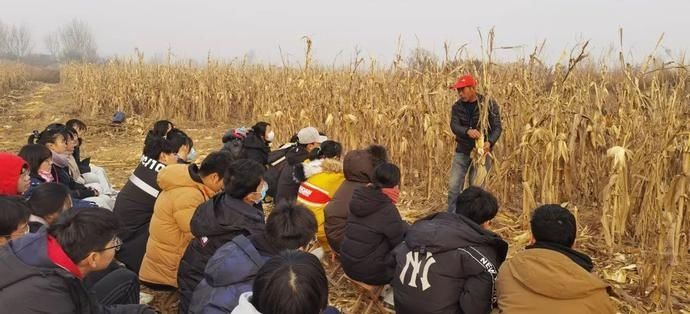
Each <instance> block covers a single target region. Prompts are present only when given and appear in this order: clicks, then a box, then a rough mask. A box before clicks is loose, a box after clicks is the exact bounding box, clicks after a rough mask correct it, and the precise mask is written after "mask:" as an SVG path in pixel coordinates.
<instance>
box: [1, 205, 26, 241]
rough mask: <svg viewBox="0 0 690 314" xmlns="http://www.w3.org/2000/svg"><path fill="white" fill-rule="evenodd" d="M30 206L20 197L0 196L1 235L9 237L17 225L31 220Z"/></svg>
mask: <svg viewBox="0 0 690 314" xmlns="http://www.w3.org/2000/svg"><path fill="white" fill-rule="evenodd" d="M29 215H31V213H30V211H29V206H28V205H27V204H26V202H24V200H22V199H21V198H19V197H16V196H0V237H5V238H7V239H9V237H10V235H12V232H14V231H15V230H17V226H19V225H20V224H22V223H25V222H27V221H29Z"/></svg>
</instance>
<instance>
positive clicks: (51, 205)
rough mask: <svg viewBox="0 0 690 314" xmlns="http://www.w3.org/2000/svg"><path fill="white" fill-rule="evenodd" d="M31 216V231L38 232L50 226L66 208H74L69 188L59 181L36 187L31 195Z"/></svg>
mask: <svg viewBox="0 0 690 314" xmlns="http://www.w3.org/2000/svg"><path fill="white" fill-rule="evenodd" d="M28 202H29V207H30V208H31V217H29V232H31V233H36V232H38V230H39V229H41V227H43V226H50V224H51V223H53V221H55V219H56V218H57V217H58V216H59V215H60V214H61V213H62V212H63V211H65V210H67V209H70V208H72V197H70V195H69V189H67V187H66V186H64V185H62V184H59V183H54V182H51V183H46V184H41V185H39V186H38V187H36V188H35V189H34V191H33V193H31V197H29V201H28Z"/></svg>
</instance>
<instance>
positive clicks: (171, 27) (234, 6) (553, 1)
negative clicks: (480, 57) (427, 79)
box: [0, 0, 690, 64]
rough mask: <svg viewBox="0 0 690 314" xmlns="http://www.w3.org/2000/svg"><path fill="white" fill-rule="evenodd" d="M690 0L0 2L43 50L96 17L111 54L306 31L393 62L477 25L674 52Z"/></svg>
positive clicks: (470, 32)
mask: <svg viewBox="0 0 690 314" xmlns="http://www.w3.org/2000/svg"><path fill="white" fill-rule="evenodd" d="M688 16H690V0H669V1H663V0H627V1H624V0H579V1H574V0H570V1H564V0H502V1H498V0H495V1H479V0H477V1H460V0H454V1H432V0H428V1H421V0H417V1H409V0H370V1H363V0H349V1H337V2H336V1H325V0H321V1H308V0H291V1H285V0H283V1H267V0H264V1H232V0H224V1H220V0H217V1H214V0H196V1H191V0H188V1H182V0H117V1H107V0H102V1H98V0H65V1H57V0H0V20H1V21H3V22H4V23H10V24H25V25H27V26H28V27H29V29H30V30H31V31H32V33H33V36H34V40H35V44H34V45H35V47H36V48H35V51H45V47H44V45H43V37H44V36H45V34H46V33H48V32H50V31H52V30H54V29H56V28H57V27H59V26H60V25H62V24H64V23H66V22H69V21H70V20H71V19H73V18H79V19H81V20H84V21H86V22H87V23H89V24H90V26H91V28H92V30H93V31H94V33H95V35H96V39H97V42H98V46H99V53H100V54H101V55H106V56H110V55H132V54H133V52H134V48H135V47H136V48H139V49H140V50H142V51H144V52H145V53H146V55H147V56H152V55H156V54H159V55H160V54H165V53H166V51H167V50H168V48H171V49H172V51H173V53H174V54H175V55H176V56H178V57H181V58H195V59H200V60H203V59H204V58H206V56H207V54H208V53H209V52H210V53H211V54H212V55H213V56H214V57H218V58H225V59H231V58H235V57H238V56H242V55H244V54H246V53H248V52H252V53H253V55H254V56H255V60H256V61H260V62H272V63H279V62H280V60H281V58H280V56H281V54H280V50H279V47H280V49H282V51H283V53H284V54H286V55H289V56H290V58H291V59H292V60H298V59H301V58H302V55H303V51H304V44H303V41H302V40H301V37H302V36H304V35H306V36H310V37H311V38H312V40H313V42H314V56H315V58H316V59H317V60H318V61H320V62H322V63H327V64H330V63H332V62H333V61H334V60H338V61H339V62H349V60H350V59H351V58H352V56H353V54H354V51H355V48H358V49H359V50H360V51H361V55H362V56H365V57H370V56H371V57H375V58H376V59H377V60H379V62H390V60H391V59H392V57H393V56H394V55H395V52H396V47H397V46H398V38H400V39H401V40H402V44H403V47H404V51H409V50H410V49H412V48H415V47H417V46H420V47H422V48H425V49H428V50H430V51H433V52H435V53H437V54H441V53H442V52H443V43H444V42H448V43H449V44H451V46H452V47H454V48H455V49H457V48H458V47H460V46H461V45H462V44H468V45H469V47H470V48H471V50H472V51H475V52H476V51H478V49H479V36H478V32H477V29H481V30H482V31H483V32H487V31H488V30H489V29H490V28H491V27H492V26H494V27H495V28H496V38H497V45H499V46H516V45H523V46H525V49H524V51H522V50H514V51H511V52H502V53H501V54H500V57H502V58H504V59H514V58H516V57H517V56H519V55H522V54H529V52H531V50H532V49H533V48H534V46H535V45H537V44H538V43H540V42H541V41H542V40H544V39H546V40H547V47H546V59H547V60H551V61H553V60H556V59H557V58H558V56H559V55H560V53H561V52H562V51H563V50H564V49H569V48H571V47H572V46H573V45H574V44H576V43H577V42H579V41H581V40H587V39H589V40H591V44H590V45H591V46H592V47H593V50H592V52H593V53H594V54H597V55H598V54H601V53H602V52H603V51H606V50H608V49H609V48H614V49H615V50H614V51H616V52H617V51H618V46H619V45H618V28H619V27H623V28H624V45H625V51H626V53H627V54H628V56H631V55H632V56H634V58H635V59H636V60H638V61H639V60H641V59H642V57H643V56H644V55H645V54H647V53H649V52H651V50H652V49H653V48H654V46H655V44H656V41H657V39H658V38H659V36H660V35H661V34H662V33H665V39H664V42H663V45H664V48H665V49H662V50H661V51H662V52H663V53H664V54H666V53H667V52H670V53H671V54H672V56H673V57H677V56H679V55H680V52H682V51H685V50H689V48H690V18H688Z"/></svg>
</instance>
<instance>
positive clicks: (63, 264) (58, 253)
mask: <svg viewBox="0 0 690 314" xmlns="http://www.w3.org/2000/svg"><path fill="white" fill-rule="evenodd" d="M46 246H47V248H48V258H49V259H50V260H51V261H52V262H53V264H55V265H57V266H60V268H62V269H64V270H66V271H68V272H70V273H72V275H74V276H75V277H77V278H79V280H81V279H82V278H83V276H82V274H81V271H80V270H79V267H77V264H75V263H74V262H73V261H72V259H70V258H69V256H67V253H65V251H64V250H63V249H62V247H61V246H60V243H58V242H57V240H56V239H55V238H53V236H51V235H49V236H48V244H47V245H46Z"/></svg>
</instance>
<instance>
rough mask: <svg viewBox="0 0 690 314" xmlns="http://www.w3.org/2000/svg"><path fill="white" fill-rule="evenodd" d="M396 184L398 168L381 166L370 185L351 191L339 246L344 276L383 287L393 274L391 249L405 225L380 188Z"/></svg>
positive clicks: (403, 234)
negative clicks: (345, 222) (342, 236)
mask: <svg viewBox="0 0 690 314" xmlns="http://www.w3.org/2000/svg"><path fill="white" fill-rule="evenodd" d="M399 184H400V169H399V168H398V167H397V166H396V165H394V164H390V163H384V164H381V165H379V166H378V167H376V169H375V170H374V183H373V184H372V185H368V186H363V187H360V188H358V189H356V190H355V193H354V194H353V195H352V201H351V202H350V216H349V217H348V219H347V224H346V225H345V238H344V239H343V243H342V246H341V247H340V262H341V264H342V265H343V271H345V273H346V274H347V276H348V277H350V278H352V279H354V280H357V281H360V282H363V283H366V284H368V285H374V286H381V285H386V284H389V283H390V282H391V280H393V275H395V257H394V256H393V253H392V251H393V249H394V248H395V247H396V246H398V244H400V242H402V240H403V237H404V236H405V232H406V231H407V228H408V225H407V223H406V222H404V221H403V220H402V218H401V217H400V213H399V212H398V209H397V208H396V207H395V203H396V202H397V200H396V199H391V197H389V196H388V195H386V194H385V193H384V192H383V191H382V189H392V188H396V187H397V186H398V185H399Z"/></svg>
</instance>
